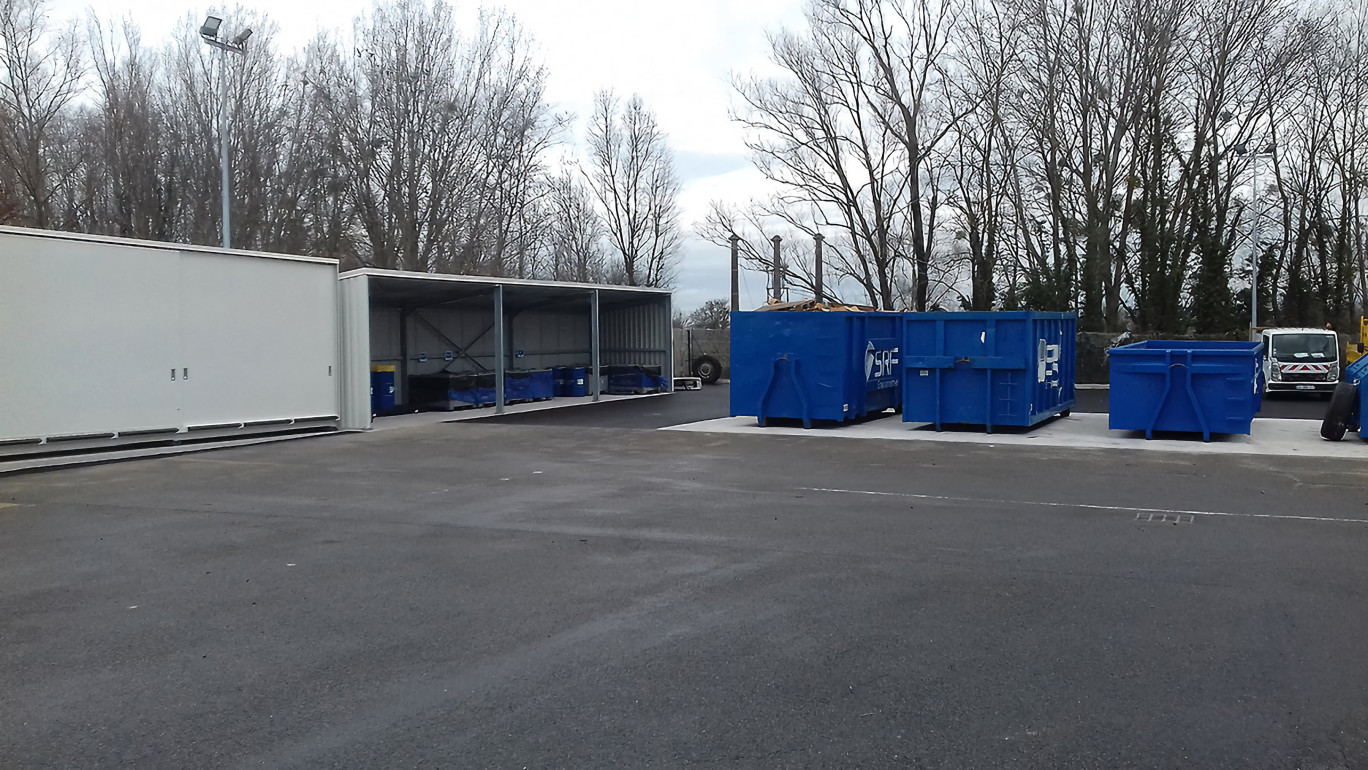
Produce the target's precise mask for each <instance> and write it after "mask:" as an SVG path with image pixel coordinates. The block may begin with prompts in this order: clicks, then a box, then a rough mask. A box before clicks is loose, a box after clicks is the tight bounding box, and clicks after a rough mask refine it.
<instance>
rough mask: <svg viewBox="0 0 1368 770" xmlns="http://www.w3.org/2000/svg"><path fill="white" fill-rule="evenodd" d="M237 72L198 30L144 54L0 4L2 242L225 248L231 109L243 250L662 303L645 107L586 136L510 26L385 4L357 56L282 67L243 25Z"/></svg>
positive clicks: (258, 29) (77, 26)
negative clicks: (33, 237)
mask: <svg viewBox="0 0 1368 770" xmlns="http://www.w3.org/2000/svg"><path fill="white" fill-rule="evenodd" d="M224 16H225V18H226V19H227V20H228V22H229V23H230V24H232V25H233V29H232V30H229V31H230V32H234V31H236V30H240V29H243V28H247V27H250V28H252V29H253V30H254V34H253V35H252V36H251V38H250V40H249V41H248V44H247V45H246V47H245V50H244V52H243V55H242V56H238V55H236V54H227V53H226V52H223V51H220V50H216V49H214V48H211V47H209V46H206V45H204V44H203V43H202V42H201V40H200V39H199V33H198V27H199V23H200V20H199V19H195V18H191V17H186V18H185V19H183V20H182V21H181V23H180V25H179V27H178V31H177V32H176V34H175V35H174V36H173V37H172V38H171V39H170V40H169V41H168V42H166V43H165V44H164V45H161V46H158V47H155V48H154V47H151V46H149V45H147V44H145V43H144V42H143V40H142V38H141V35H140V32H139V29H138V27H137V26H136V25H135V24H134V23H132V22H131V21H122V22H116V23H110V22H108V21H105V20H101V19H98V18H96V17H94V15H93V14H92V15H91V16H90V17H89V18H87V19H85V20H83V21H75V22H71V23H67V22H66V21H58V20H54V19H52V18H51V17H50V16H49V14H48V11H47V8H46V5H45V4H44V0H0V223H5V224H16V225H21V226H28V227H37V228H49V229H58V230H70V231H76V232H82V233H96V234H105V235H115V236H123V237H130V238H141V239H151V240H159V241H173V242H181V243H195V244H207V245H214V244H217V243H219V242H220V228H221V222H220V214H219V212H220V207H221V201H222V197H221V193H220V172H219V137H220V134H219V125H220V120H219V119H220V116H221V111H222V110H223V109H224V107H225V105H224V101H223V100H222V99H221V98H220V93H221V89H222V88H223V87H224V86H225V82H224V79H225V78H226V81H227V82H226V87H227V90H228V99H227V105H226V107H227V109H228V111H229V118H230V121H229V125H230V128H229V132H228V134H229V143H230V152H229V154H230V158H231V163H230V168H231V177H232V193H231V195H230V203H231V207H232V208H231V217H230V223H231V230H232V233H231V235H232V244H233V246H234V247H237V248H245V249H255V250H260V251H270V252H283V253H293V254H311V255H321V256H328V257H334V258H338V259H340V260H341V261H342V263H343V267H344V268H350V267H357V266H367V267H378V268H389V269H402V270H418V271H431V272H450V273H470V274H485V275H496V276H509V277H536V278H549V279H556V280H573V281H609V282H617V283H627V284H632V285H650V286H668V285H670V284H671V283H672V281H673V280H674V271H675V268H676V264H677V260H678V254H679V248H680V239H681V234H680V226H679V203H678V197H679V181H678V178H677V175H676V171H675V166H674V160H673V155H672V152H671V149H670V147H669V143H668V137H667V136H666V135H665V133H664V132H663V131H662V130H661V127H660V126H659V125H658V123H657V120H656V117H655V115H654V113H653V112H652V111H651V110H650V109H649V108H648V107H647V106H646V105H645V104H644V103H643V101H642V100H641V99H640V98H639V97H637V96H632V97H628V98H621V97H618V96H617V95H615V94H613V93H611V92H608V91H605V92H601V93H599V94H598V95H597V98H596V100H595V103H594V108H593V114H592V115H591V116H588V120H587V122H588V129H587V131H585V133H584V136H583V141H582V146H583V147H584V151H583V156H582V157H577V155H576V152H575V150H574V145H575V142H573V141H572V139H573V137H572V133H573V127H574V116H572V115H569V114H566V113H564V112H561V111H558V110H557V109H556V108H555V106H554V105H553V104H551V103H550V102H549V101H548V99H547V96H546V89H547V82H548V78H549V73H548V72H547V70H546V68H545V67H544V66H543V65H542V64H541V62H539V61H538V60H537V59H536V58H535V57H534V55H533V54H532V53H531V52H532V51H533V50H534V46H533V44H532V42H533V41H532V40H531V39H530V37H529V35H528V33H527V32H526V31H525V30H524V29H523V27H522V26H521V24H520V23H519V22H518V20H517V19H516V17H515V16H513V15H512V14H509V13H507V12H482V13H481V14H480V16H479V19H478V22H476V23H475V24H474V27H473V28H472V29H462V28H461V27H460V25H458V24H457V22H456V20H455V19H454V15H453V11H452V8H451V6H449V5H448V4H447V3H446V2H444V0H435V2H431V3H428V2H424V1H423V0H378V1H377V2H376V4H375V5H374V6H373V7H372V8H371V9H370V10H369V11H368V12H367V13H366V14H364V15H363V16H362V17H360V18H358V19H356V20H355V23H354V30H353V33H352V34H351V35H348V36H345V38H344V37H343V36H339V35H337V34H320V35H318V36H317V37H315V38H314V39H313V40H312V41H310V42H309V43H308V45H306V46H305V47H304V48H303V49H302V50H300V51H295V52H290V53H282V52H281V51H280V50H279V49H278V48H277V45H276V38H277V37H278V29H277V28H276V26H275V25H274V24H273V23H272V22H271V21H270V19H268V18H263V17H261V16H259V15H255V14H253V13H252V12H250V11H247V10H244V9H241V8H239V9H236V10H229V11H227V12H226V13H225V14H224Z"/></svg>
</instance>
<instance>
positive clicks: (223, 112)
mask: <svg viewBox="0 0 1368 770" xmlns="http://www.w3.org/2000/svg"><path fill="white" fill-rule="evenodd" d="M222 81H223V82H222V84H221V88H220V91H222V94H221V98H222V106H221V108H220V109H219V173H220V175H221V176H222V179H223V191H222V193H221V194H220V197H221V198H222V199H223V248H225V249H231V248H233V234H232V232H233V231H232V227H231V226H230V225H229V222H228V216H229V215H228V195H229V192H228V53H227V51H225V52H224V54H223V77H222Z"/></svg>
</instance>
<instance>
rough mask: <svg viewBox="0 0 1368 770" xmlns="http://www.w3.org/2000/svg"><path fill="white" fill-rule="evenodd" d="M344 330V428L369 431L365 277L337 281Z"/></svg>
mask: <svg viewBox="0 0 1368 770" xmlns="http://www.w3.org/2000/svg"><path fill="white" fill-rule="evenodd" d="M337 290H338V314H339V315H338V318H339V328H340V331H341V343H342V344H341V347H342V350H341V353H340V356H341V361H342V427H343V428H347V429H350V430H366V429H368V428H370V426H371V403H370V364H371V357H370V349H371V312H370V285H369V282H368V281H367V280H366V279H365V278H348V279H346V280H343V281H339V282H338V286H337Z"/></svg>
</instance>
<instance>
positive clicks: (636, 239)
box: [584, 91, 682, 286]
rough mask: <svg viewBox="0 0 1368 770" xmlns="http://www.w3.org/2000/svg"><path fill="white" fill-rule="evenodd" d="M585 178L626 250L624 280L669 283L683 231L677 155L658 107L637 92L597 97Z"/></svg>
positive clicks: (613, 237) (615, 241) (613, 236)
mask: <svg viewBox="0 0 1368 770" xmlns="http://www.w3.org/2000/svg"><path fill="white" fill-rule="evenodd" d="M588 145H589V147H588V149H589V163H588V167H587V168H586V169H585V171H584V174H585V178H586V180H587V181H588V183H589V188H590V190H591V191H592V192H593V194H594V197H595V198H596V199H597V200H598V203H599V206H600V209H601V213H602V216H603V221H604V229H605V230H606V231H607V234H608V241H609V243H611V244H612V246H613V248H614V250H616V251H617V252H618V254H619V255H620V256H621V260H622V262H621V268H622V277H623V282H624V283H626V284H628V285H630V286H669V285H671V284H672V283H673V282H674V270H675V262H676V260H677V257H678V253H679V247H680V245H681V243H682V234H681V232H680V229H679V189H680V187H679V179H678V177H677V176H676V174H675V168H674V156H673V153H671V151H670V147H669V145H668V144H667V142H666V137H665V134H664V132H662V131H661V130H660V126H659V124H658V123H657V122H656V117H655V114H654V113H652V112H651V111H650V110H649V109H648V108H647V107H646V105H645V103H644V102H643V101H642V100H641V97H640V96H636V95H633V96H632V97H631V98H630V99H628V100H627V101H626V102H625V103H624V102H622V101H621V100H619V99H618V98H617V97H616V96H614V95H613V93H612V92H611V91H602V92H600V93H599V94H598V96H597V97H596V98H595V100H594V114H593V116H592V118H591V120H590V124H589V132H588Z"/></svg>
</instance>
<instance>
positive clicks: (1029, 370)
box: [902, 311, 1078, 433]
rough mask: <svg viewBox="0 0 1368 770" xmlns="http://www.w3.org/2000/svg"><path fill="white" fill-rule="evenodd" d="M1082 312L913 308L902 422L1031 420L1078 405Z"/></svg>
mask: <svg viewBox="0 0 1368 770" xmlns="http://www.w3.org/2000/svg"><path fill="white" fill-rule="evenodd" d="M1077 332H1078V315H1077V314H1076V313H1037V312H1025V311H1022V312H1000V313H906V314H904V315H903V316H902V361H903V388H902V407H903V422H926V423H932V424H934V425H935V426H936V430H940V429H941V428H942V426H944V425H946V424H968V425H982V426H984V428H985V430H987V431H988V432H989V433H991V432H992V431H993V428H995V427H999V426H1017V427H1027V426H1031V425H1035V424H1036V423H1039V422H1041V421H1042V420H1046V419H1048V418H1050V417H1054V416H1055V415H1059V414H1068V412H1069V410H1070V409H1072V408H1073V404H1074V358H1075V350H1076V348H1077Z"/></svg>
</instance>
